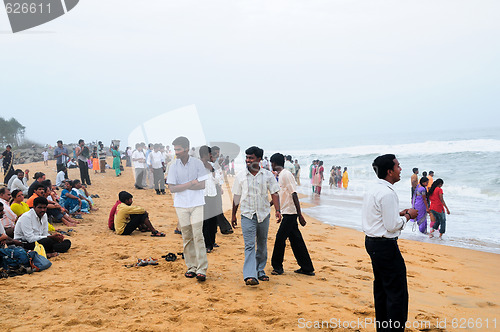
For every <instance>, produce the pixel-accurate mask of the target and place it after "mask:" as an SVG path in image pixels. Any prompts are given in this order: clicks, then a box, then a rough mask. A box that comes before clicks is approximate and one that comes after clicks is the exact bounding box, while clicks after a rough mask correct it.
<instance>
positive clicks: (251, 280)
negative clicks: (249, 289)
mask: <svg viewBox="0 0 500 332" xmlns="http://www.w3.org/2000/svg"><path fill="white" fill-rule="evenodd" d="M258 284H259V281H258V280H257V279H255V278H246V279H245V285H248V286H255V285H258Z"/></svg>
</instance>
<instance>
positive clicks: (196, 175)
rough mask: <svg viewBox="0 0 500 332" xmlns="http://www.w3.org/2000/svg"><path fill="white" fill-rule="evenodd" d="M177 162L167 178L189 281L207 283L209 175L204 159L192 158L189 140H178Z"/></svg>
mask: <svg viewBox="0 0 500 332" xmlns="http://www.w3.org/2000/svg"><path fill="white" fill-rule="evenodd" d="M172 145H173V146H174V151H175V155H176V157H177V159H176V160H174V161H173V162H172V165H171V166H170V169H169V171H168V176H167V184H168V188H169V189H170V192H171V193H173V194H174V207H175V211H176V212H177V218H178V219H179V225H180V227H181V232H182V240H183V242H184V261H185V262H186V265H187V268H188V270H187V272H186V273H185V274H184V276H185V277H186V278H194V277H196V279H198V280H199V281H205V280H206V274H207V268H208V260H207V252H206V249H205V239H204V237H203V205H205V197H204V195H205V194H204V189H205V180H206V179H207V178H208V176H209V174H208V172H207V169H206V168H205V166H204V165H203V163H202V162H201V160H199V159H196V158H193V157H190V156H189V140H188V139H187V138H186V137H183V136H180V137H177V138H176V139H175V140H174V141H173V142H172Z"/></svg>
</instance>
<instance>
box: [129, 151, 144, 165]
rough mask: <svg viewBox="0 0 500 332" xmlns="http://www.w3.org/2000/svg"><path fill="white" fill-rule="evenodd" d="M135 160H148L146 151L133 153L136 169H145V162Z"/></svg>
mask: <svg viewBox="0 0 500 332" xmlns="http://www.w3.org/2000/svg"><path fill="white" fill-rule="evenodd" d="M134 159H144V160H146V155H145V154H144V151H138V150H134V152H133V153H132V164H133V165H134V168H145V167H146V163H145V162H143V161H138V160H136V161H134Z"/></svg>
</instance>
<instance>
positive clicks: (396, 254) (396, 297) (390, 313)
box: [365, 236, 408, 331]
mask: <svg viewBox="0 0 500 332" xmlns="http://www.w3.org/2000/svg"><path fill="white" fill-rule="evenodd" d="M365 248H366V251H367V252H368V255H370V258H371V261H372V267H373V274H374V276H375V280H374V281H373V297H374V299H375V319H376V321H377V331H404V326H405V323H406V320H407V319H408V285H407V283H406V265H405V261H404V259H403V256H402V255H401V252H400V251H399V247H398V242H397V240H391V239H385V238H371V237H368V236H367V237H366V238H365Z"/></svg>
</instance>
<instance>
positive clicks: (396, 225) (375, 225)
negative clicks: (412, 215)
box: [362, 179, 407, 238]
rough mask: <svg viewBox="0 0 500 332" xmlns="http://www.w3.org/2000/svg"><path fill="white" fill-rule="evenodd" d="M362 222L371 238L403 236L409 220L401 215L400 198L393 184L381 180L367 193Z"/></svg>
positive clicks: (364, 229) (364, 230)
mask: <svg viewBox="0 0 500 332" xmlns="http://www.w3.org/2000/svg"><path fill="white" fill-rule="evenodd" d="M362 222H363V232H365V234H366V235H367V236H370V237H385V238H395V237H397V236H399V234H401V230H402V229H403V228H404V227H405V225H406V222H407V220H406V217H404V216H403V217H401V216H400V215H399V198H398V195H397V194H396V192H395V191H394V186H393V185H392V184H390V183H389V182H387V181H386V180H382V179H379V180H378V183H377V184H376V185H375V186H374V187H373V188H371V189H370V190H369V191H368V192H367V193H366V195H365V197H364V201H363V217H362Z"/></svg>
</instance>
